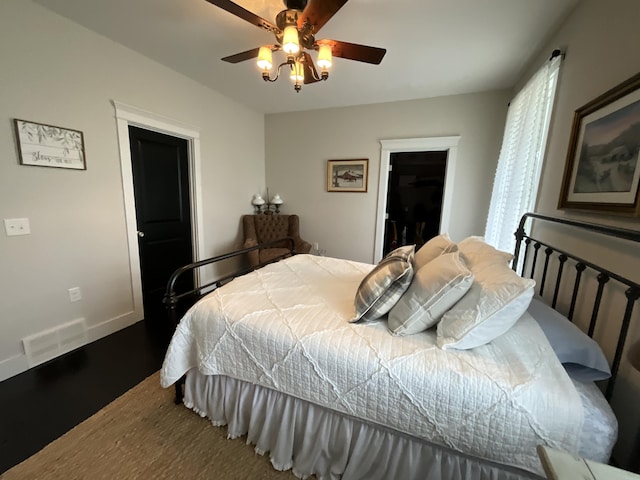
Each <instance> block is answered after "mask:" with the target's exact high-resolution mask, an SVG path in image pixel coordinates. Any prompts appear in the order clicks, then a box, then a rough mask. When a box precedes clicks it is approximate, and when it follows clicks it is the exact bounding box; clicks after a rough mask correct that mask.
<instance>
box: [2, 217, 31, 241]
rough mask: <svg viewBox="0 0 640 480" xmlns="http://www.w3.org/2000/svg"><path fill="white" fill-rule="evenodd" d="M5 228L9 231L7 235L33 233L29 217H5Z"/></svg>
mask: <svg viewBox="0 0 640 480" xmlns="http://www.w3.org/2000/svg"><path fill="white" fill-rule="evenodd" d="M4 230H5V231H6V232H7V237H13V236H15V235H29V234H30V233H31V226H30V225H29V219H28V218H5V219H4Z"/></svg>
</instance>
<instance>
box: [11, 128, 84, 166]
mask: <svg viewBox="0 0 640 480" xmlns="http://www.w3.org/2000/svg"><path fill="white" fill-rule="evenodd" d="M14 125H15V130H16V140H17V142H18V155H19V157H20V164H21V165H36V166H39V167H56V168H70V169H74V170H86V169H87V164H86V162H85V157H84V137H83V135H82V132H80V131H78V130H71V129H69V128H62V127H55V126H53V125H45V124H43V123H36V122H28V121H26V120H18V119H14Z"/></svg>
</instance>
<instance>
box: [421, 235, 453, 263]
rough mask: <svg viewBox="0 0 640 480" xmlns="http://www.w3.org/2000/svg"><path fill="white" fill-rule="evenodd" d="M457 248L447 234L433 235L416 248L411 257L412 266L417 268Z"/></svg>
mask: <svg viewBox="0 0 640 480" xmlns="http://www.w3.org/2000/svg"><path fill="white" fill-rule="evenodd" d="M457 250H458V246H457V245H456V244H455V243H454V242H452V241H451V239H450V238H449V235H447V234H446V233H442V234H440V235H438V236H436V237H433V238H432V239H431V240H429V241H428V242H427V243H425V244H424V245H422V246H421V247H420V248H419V249H418V251H417V252H416V255H415V257H414V259H413V268H414V269H415V270H419V269H420V268H422V267H424V266H425V265H426V264H427V263H429V262H430V261H431V260H433V259H435V258H437V257H439V256H440V255H442V254H444V253H451V252H455V251H457Z"/></svg>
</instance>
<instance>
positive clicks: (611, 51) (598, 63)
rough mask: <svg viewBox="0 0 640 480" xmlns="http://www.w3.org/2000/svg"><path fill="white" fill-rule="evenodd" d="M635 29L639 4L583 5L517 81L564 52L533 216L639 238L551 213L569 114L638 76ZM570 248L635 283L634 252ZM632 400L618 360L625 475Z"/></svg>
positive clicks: (578, 244) (613, 322) (617, 307)
mask: <svg viewBox="0 0 640 480" xmlns="http://www.w3.org/2000/svg"><path fill="white" fill-rule="evenodd" d="M638 25H640V4H639V2H638V1H637V0H611V1H606V2H603V1H601V0H582V1H581V2H580V3H579V4H578V7H577V8H576V10H575V11H574V12H573V14H572V15H571V17H570V18H569V19H568V20H567V22H566V23H565V24H564V25H563V26H562V27H561V28H560V30H559V31H558V33H557V34H556V35H555V37H554V38H553V39H552V40H551V41H550V42H549V43H548V44H547V45H546V46H545V47H544V48H543V49H542V51H541V53H540V56H539V57H538V58H537V59H536V60H535V61H534V62H532V64H531V66H530V69H529V71H528V72H527V74H526V75H524V76H523V78H522V79H521V82H520V83H523V82H525V81H526V79H527V78H528V76H529V75H530V74H531V72H533V71H534V70H535V69H536V68H537V67H538V66H539V65H540V64H541V63H542V62H543V61H544V60H545V59H546V58H548V57H549V54H550V53H551V51H552V50H553V49H554V48H563V49H566V53H567V55H566V59H565V60H564V62H563V66H562V70H561V75H560V77H559V83H558V91H557V101H556V107H555V112H554V114H553V119H552V124H551V129H550V135H549V144H548V150H547V154H546V158H545V162H544V167H543V172H542V180H541V184H540V190H539V194H538V202H537V207H536V210H537V211H538V212H540V213H545V214H549V215H558V216H565V217H569V218H572V219H578V220H585V221H589V222H594V223H605V224H611V225H617V226H622V227H625V228H630V229H634V230H640V221H639V220H638V219H635V218H625V217H617V216H611V215H602V214H592V213H580V212H576V211H571V210H558V209H557V203H558V196H559V193H560V187H561V183H562V175H563V171H564V165H565V160H566V157H567V148H568V144H569V137H570V133H571V125H572V121H573V115H574V112H575V110H576V109H577V108H579V107H581V106H582V105H584V104H586V103H587V102H589V101H591V100H592V99H594V98H596V97H598V96H599V95H601V94H602V93H604V92H606V91H607V90H609V89H610V88H612V87H614V86H616V85H618V84H619V83H621V82H622V81H624V80H626V79H627V78H629V77H631V76H632V75H634V74H636V73H638V72H639V71H640V54H639V52H638V45H640V29H639V28H638ZM565 232H566V231H565V230H563V229H558V230H554V231H544V232H542V235H543V237H544V238H546V239H548V240H549V241H551V242H555V241H563V240H566V239H567V238H568V237H567V236H566V235H567V234H566V233H565ZM571 248H572V249H573V250H574V251H575V252H576V253H577V254H579V255H581V256H583V257H585V258H593V254H594V252H597V261H599V262H601V263H603V266H605V267H608V268H610V269H612V270H614V271H617V272H619V273H621V274H623V275H626V276H628V277H629V278H631V279H632V280H634V281H636V282H640V261H639V258H640V246H638V245H635V246H629V245H628V244H626V243H625V242H622V241H615V240H608V241H606V243H605V244H604V245H603V242H602V240H601V239H598V238H597V237H596V236H591V235H584V236H581V237H580V238H573V239H572V245H571ZM603 249H604V251H603ZM618 297H619V298H618V300H617V301H612V302H610V304H609V305H607V306H605V311H604V312H603V313H604V314H603V315H602V317H603V318H604V322H603V326H602V328H601V330H604V332H602V333H603V334H604V335H606V336H607V338H609V339H610V342H609V344H608V345H607V346H608V347H609V348H608V350H607V352H608V353H611V352H612V350H613V348H614V346H613V345H612V343H613V342H615V337H614V335H616V334H617V331H618V329H619V323H618V322H619V319H620V318H621V317H620V313H621V310H622V308H623V307H624V304H625V302H626V299H625V298H624V296H623V295H622V294H620V295H619V296H618ZM587 303H590V302H587ZM639 310H640V305H638V304H636V306H635V315H634V317H633V319H632V324H631V327H630V333H629V337H630V341H629V342H628V343H627V345H630V344H632V343H633V342H634V341H636V340H637V339H639V338H640V325H639V322H640V318H639V315H638V313H639V312H638V311H639ZM639 399H640V374H638V373H637V372H635V371H634V370H632V369H631V368H630V367H629V365H628V362H627V360H626V356H625V357H623V364H622V367H621V374H620V378H619V380H618V385H617V387H616V392H615V394H614V398H613V401H612V405H613V407H614V410H615V412H616V414H617V416H618V419H619V422H620V437H619V438H620V439H619V441H618V444H617V446H616V449H615V451H614V457H615V459H616V460H617V461H618V462H620V463H621V465H622V466H624V467H633V463H634V462H635V463H636V465H637V461H638V453H639V452H640V443H639V442H638V432H639V430H640V411H639V410H638V408H637V404H638V400H639Z"/></svg>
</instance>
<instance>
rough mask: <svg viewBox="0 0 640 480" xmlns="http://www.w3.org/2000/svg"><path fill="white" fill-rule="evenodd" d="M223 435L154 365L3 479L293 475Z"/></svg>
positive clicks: (266, 478)
mask: <svg viewBox="0 0 640 480" xmlns="http://www.w3.org/2000/svg"><path fill="white" fill-rule="evenodd" d="M226 434H227V431H226V428H225V427H213V426H212V425H211V423H210V422H209V421H208V420H206V419H204V418H201V417H199V416H198V415H196V414H195V413H194V412H192V411H191V410H188V409H186V408H185V407H184V406H182V405H179V406H178V405H175V404H174V403H173V389H172V388H170V389H167V390H164V389H162V388H161V387H160V379H159V374H158V373H157V372H156V373H155V374H153V375H151V376H150V377H148V378H147V379H146V380H144V381H143V382H141V383H140V384H138V385H137V386H135V387H134V388H132V389H131V390H129V391H128V392H127V393H125V394H124V395H122V396H121V397H119V398H117V399H116V400H114V401H113V402H112V403H110V404H109V405H107V406H106V407H105V408H103V409H102V410H100V411H99V412H98V413H96V414H95V415H93V416H92V417H90V418H88V419H87V420H85V421H84V422H82V423H81V424H79V425H78V426H76V427H75V428H73V429H72V430H70V431H69V432H67V433H66V434H64V435H63V436H62V437H60V438H58V439H57V440H55V441H54V442H52V443H50V444H49V445H47V446H46V447H45V448H43V449H42V450H41V451H40V452H38V453H36V454H35V455H33V456H32V457H30V458H28V459H27V460H25V461H24V462H22V463H20V464H19V465H16V466H15V467H13V468H11V469H10V470H8V471H7V472H5V473H4V474H2V475H0V479H2V480H17V479H20V480H26V479H38V480H47V479H90V480H97V479H107V478H108V479H158V478H167V479H168V478H170V479H201V478H202V479H204V478H207V479H230V480H236V479H237V480H240V479H264V480H271V479H274V480H282V479H289V480H291V479H295V478H296V477H295V476H294V475H293V474H292V473H291V472H279V471H276V470H274V469H273V467H272V466H271V464H270V463H269V458H268V456H260V455H257V454H255V453H254V451H253V447H252V446H251V445H247V444H246V441H245V439H244V438H238V439H235V440H228V439H227V438H226Z"/></svg>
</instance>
